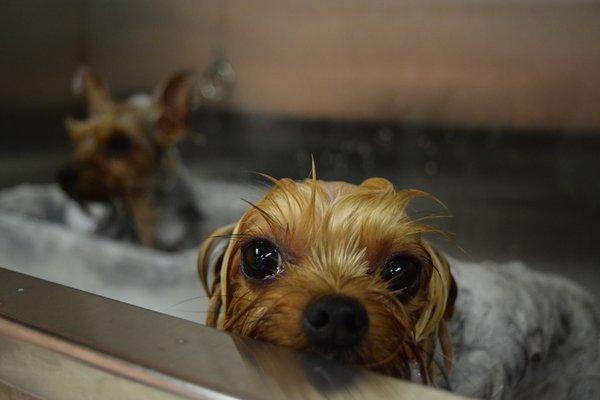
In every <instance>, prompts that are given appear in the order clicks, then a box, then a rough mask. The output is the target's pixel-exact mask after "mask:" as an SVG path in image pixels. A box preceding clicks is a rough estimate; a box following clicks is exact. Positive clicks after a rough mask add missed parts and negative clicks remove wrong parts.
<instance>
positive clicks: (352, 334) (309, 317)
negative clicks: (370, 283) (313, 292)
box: [303, 295, 369, 350]
mask: <svg viewBox="0 0 600 400" xmlns="http://www.w3.org/2000/svg"><path fill="white" fill-rule="evenodd" d="M303 322H304V329H305V331H306V335H307V336H308V341H309V343H310V344H311V345H313V346H316V347H319V348H325V349H332V350H335V349H339V348H344V347H350V346H353V345H356V344H358V343H360V341H361V339H362V338H363V336H364V335H365V333H366V332H367V328H368V327H369V317H368V316H367V311H366V310H365V307H364V306H363V305H362V304H361V303H360V302H359V301H358V300H356V299H353V298H351V297H346V296H339V295H326V296H322V297H319V298H317V299H316V300H314V301H312V302H311V303H310V304H309V305H308V307H307V308H306V310H304V321H303Z"/></svg>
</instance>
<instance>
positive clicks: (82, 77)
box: [57, 67, 201, 251]
mask: <svg viewBox="0 0 600 400" xmlns="http://www.w3.org/2000/svg"><path fill="white" fill-rule="evenodd" d="M191 78H192V76H191V75H190V74H189V73H186V72H180V73H177V74H175V75H173V76H171V77H170V78H169V79H168V80H167V81H166V82H165V83H164V84H162V85H160V86H159V87H158V88H157V89H156V90H155V93H154V95H135V96H132V97H131V98H129V99H127V100H122V101H119V100H114V99H112V98H111V97H110V95H109V92H108V89H107V87H106V85H105V84H104V82H103V80H102V79H101V77H100V76H99V75H98V74H97V73H95V72H94V71H92V70H91V69H89V68H87V67H84V68H81V69H80V70H79V71H78V73H77V74H76V76H75V80H74V86H75V89H76V90H75V91H76V94H81V95H83V97H84V99H85V104H86V111H87V116H86V118H85V119H83V120H74V119H72V118H68V119H67V121H66V127H67V131H68V133H69V136H70V138H71V139H72V141H73V143H74V145H75V150H74V152H73V155H72V158H71V160H70V161H69V162H68V163H67V164H66V165H65V166H64V167H63V168H62V169H61V170H60V171H59V173H58V177H57V178H58V182H59V184H60V186H61V188H62V189H63V190H64V192H66V193H67V194H68V195H69V196H70V197H71V198H72V199H74V200H75V201H76V202H77V203H79V204H80V205H81V206H82V208H83V209H86V210H87V209H88V205H89V203H98V202H99V203H103V205H104V207H105V210H104V211H105V212H104V213H103V214H102V217H101V218H99V221H98V223H97V225H96V227H95V229H94V231H95V233H98V234H101V235H104V236H109V237H112V238H116V239H125V240H131V241H133V242H137V243H139V244H141V245H143V246H147V247H154V248H158V249H163V250H168V251H174V250H178V249H181V248H186V247H191V246H192V245H193V244H194V241H197V237H198V236H197V235H198V233H199V225H200V219H201V214H200V211H199V209H198V206H197V201H196V196H195V193H194V190H193V188H192V186H191V185H190V183H189V180H188V178H187V175H186V173H185V170H184V168H183V166H182V164H181V161H180V158H179V155H178V152H177V149H176V148H175V145H176V143H177V142H178V141H179V140H180V139H182V138H183V137H184V136H185V135H186V133H187V129H186V119H187V116H188V113H189V111H190V106H191V101H192V79H191Z"/></svg>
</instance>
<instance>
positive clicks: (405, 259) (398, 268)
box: [381, 254, 421, 299]
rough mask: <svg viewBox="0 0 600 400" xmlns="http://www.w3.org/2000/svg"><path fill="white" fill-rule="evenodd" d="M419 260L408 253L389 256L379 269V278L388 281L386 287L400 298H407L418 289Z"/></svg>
mask: <svg viewBox="0 0 600 400" xmlns="http://www.w3.org/2000/svg"><path fill="white" fill-rule="evenodd" d="M420 276H421V262H420V261H419V260H418V259H417V258H416V257H414V256H411V255H410V254H398V255H395V256H393V257H391V258H390V259H389V260H388V261H387V262H386V263H385V266H384V267H383V269H382V271H381V278H382V279H383V280H384V281H386V282H388V288H389V289H390V291H392V292H396V294H397V295H398V297H400V298H401V299H408V298H410V297H412V296H414V294H415V293H416V292H417V290H418V289H419V278H420Z"/></svg>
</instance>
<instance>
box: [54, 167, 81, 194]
mask: <svg viewBox="0 0 600 400" xmlns="http://www.w3.org/2000/svg"><path fill="white" fill-rule="evenodd" d="M56 180H57V181H58V184H59V185H60V187H62V188H63V189H64V190H68V189H70V188H72V187H73V186H75V182H77V170H76V169H75V168H74V167H73V166H72V165H66V166H64V167H63V168H62V169H61V170H60V171H58V174H56Z"/></svg>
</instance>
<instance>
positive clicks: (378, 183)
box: [360, 178, 394, 192]
mask: <svg viewBox="0 0 600 400" xmlns="http://www.w3.org/2000/svg"><path fill="white" fill-rule="evenodd" d="M360 187H364V188H367V189H372V190H380V191H383V192H393V191H394V185H392V183H391V182H390V181H388V180H387V179H384V178H369V179H366V180H364V181H363V182H362V183H361V184H360Z"/></svg>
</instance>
